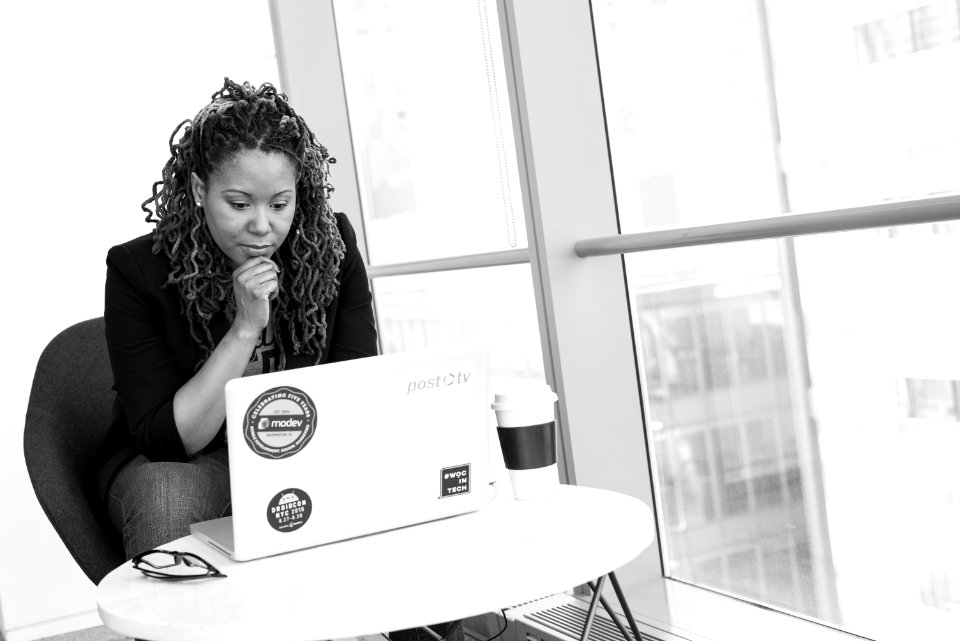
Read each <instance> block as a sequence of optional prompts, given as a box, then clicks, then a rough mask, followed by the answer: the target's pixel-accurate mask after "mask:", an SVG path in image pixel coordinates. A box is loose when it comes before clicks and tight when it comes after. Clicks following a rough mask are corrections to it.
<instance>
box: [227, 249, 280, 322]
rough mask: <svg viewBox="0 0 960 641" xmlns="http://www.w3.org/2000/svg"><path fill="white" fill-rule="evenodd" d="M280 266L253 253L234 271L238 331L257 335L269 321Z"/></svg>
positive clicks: (278, 281) (234, 295)
mask: <svg viewBox="0 0 960 641" xmlns="http://www.w3.org/2000/svg"><path fill="white" fill-rule="evenodd" d="M279 274H280V268H279V267H277V264H276V263H275V262H273V261H272V260H270V259H269V258H267V257H266V256H254V257H252V258H249V259H248V260H246V261H244V263H243V264H242V265H240V266H239V267H237V268H236V269H235V270H233V299H234V301H235V302H236V304H237V316H236V318H235V319H234V321H233V323H234V325H235V326H236V327H237V329H238V330H241V331H243V332H252V333H255V334H256V335H257V336H259V335H260V332H262V331H263V329H264V328H265V327H266V326H267V323H268V322H269V320H270V299H271V298H272V297H273V296H274V295H275V294H276V293H277V292H278V291H279V290H280V279H279Z"/></svg>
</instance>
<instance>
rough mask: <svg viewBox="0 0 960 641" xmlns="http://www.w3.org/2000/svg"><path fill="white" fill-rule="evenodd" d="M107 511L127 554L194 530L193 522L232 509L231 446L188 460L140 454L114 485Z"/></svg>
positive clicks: (226, 512)
mask: <svg viewBox="0 0 960 641" xmlns="http://www.w3.org/2000/svg"><path fill="white" fill-rule="evenodd" d="M107 513H108V514H109V515H110V520H111V521H112V522H113V525H114V527H116V528H117V530H118V531H119V532H120V534H121V535H122V536H123V549H124V551H125V553H126V556H127V558H128V559H130V558H132V557H134V556H136V555H137V554H139V553H140V552H145V551H146V550H152V549H154V548H158V547H162V546H163V545H166V544H167V543H169V542H170V541H173V540H174V539H179V538H180V537H183V536H186V535H188V534H190V525H191V524H193V523H198V522H199V521H208V520H210V519H216V518H219V517H221V516H227V515H228V514H230V466H229V464H228V462H227V448H226V447H221V448H219V449H217V450H214V451H213V452H209V453H206V454H201V455H199V456H197V457H196V458H194V459H192V460H191V461H190V462H188V463H170V462H160V463H154V462H152V461H150V460H149V459H147V458H146V457H144V456H137V457H136V458H134V459H133V460H132V461H130V462H129V463H127V464H126V465H124V466H123V469H121V470H120V472H119V473H118V474H117V477H116V479H115V480H114V481H113V484H112V485H111V486H110V491H109V494H108V498H107Z"/></svg>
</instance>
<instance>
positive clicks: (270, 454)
mask: <svg viewBox="0 0 960 641" xmlns="http://www.w3.org/2000/svg"><path fill="white" fill-rule="evenodd" d="M316 431H317V406H316V405H314V403H313V400H311V399H310V397H309V396H307V394H306V393H305V392H304V391H303V390H299V389H297V388H295V387H275V388H273V389H271V390H267V391H266V392H264V393H263V394H261V395H260V396H258V397H257V398H256V400H255V401H253V403H251V404H250V407H249V408H248V409H247V413H246V415H245V416H244V422H243V438H244V439H245V440H246V441H247V445H249V446H250V449H251V450H253V451H254V452H256V453H257V454H259V455H260V456H262V457H264V458H271V459H282V458H288V457H290V456H293V455H294V454H296V453H297V452H299V451H300V450H302V449H303V448H305V447H306V446H307V443H309V442H310V439H311V438H313V434H314V432H316Z"/></svg>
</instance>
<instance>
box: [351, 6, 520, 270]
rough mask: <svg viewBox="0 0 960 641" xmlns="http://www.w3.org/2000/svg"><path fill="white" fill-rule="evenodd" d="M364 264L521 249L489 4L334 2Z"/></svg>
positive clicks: (512, 161)
mask: <svg viewBox="0 0 960 641" xmlns="http://www.w3.org/2000/svg"><path fill="white" fill-rule="evenodd" d="M334 7H335V9H336V20H337V33H338V35H339V37H340V50H341V56H342V60H343V71H344V82H345V85H346V92H347V102H348V110H349V113H350V125H351V129H352V133H353V139H354V148H355V154H356V157H357V159H358V165H359V166H358V168H357V169H358V173H359V175H360V176H359V177H360V184H361V198H362V199H363V205H364V206H363V214H364V223H365V227H366V229H367V242H368V251H369V254H370V260H371V262H373V263H375V264H383V263H398V262H405V261H412V260H425V259H429V258H437V257H446V256H457V255H464V254H479V253H484V252H491V251H498V250H508V249H516V248H521V247H526V244H527V241H526V233H525V231H524V218H523V208H522V205H521V203H520V189H519V187H518V185H517V178H516V176H517V169H516V155H515V153H514V146H513V129H512V126H511V124H510V113H509V109H508V106H507V97H506V89H505V86H504V80H503V61H502V51H501V46H500V36H499V29H498V24H497V15H496V7H495V3H494V2H489V1H486V0H484V1H481V2H445V1H443V0H430V1H424V2H412V3H411V2H396V1H391V0H362V1H357V2H354V1H351V2H335V3H334Z"/></svg>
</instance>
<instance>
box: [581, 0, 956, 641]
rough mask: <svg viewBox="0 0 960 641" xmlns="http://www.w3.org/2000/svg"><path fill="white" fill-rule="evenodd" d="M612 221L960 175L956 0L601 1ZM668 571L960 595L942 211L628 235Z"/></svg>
mask: <svg viewBox="0 0 960 641" xmlns="http://www.w3.org/2000/svg"><path fill="white" fill-rule="evenodd" d="M593 13H594V18H595V29H596V39H597V47H598V55H599V58H600V71H601V76H602V80H603V90H604V104H605V109H606V120H607V127H608V131H609V136H610V141H609V142H610V149H611V155H612V160H613V171H614V178H615V183H616V193H617V201H618V209H619V217H620V223H621V228H622V230H623V231H624V232H639V231H648V230H653V229H668V228H678V227H685V226H691V225H701V224H710V223H718V222H726V221H731V220H742V219H751V218H766V217H772V216H778V215H781V214H785V213H799V212H807V211H827V210H833V209H839V208H843V207H850V206H863V205H871V204H875V203H881V202H886V201H891V200H905V199H917V198H923V197H927V196H931V195H942V194H949V193H956V192H958V191H960V121H958V119H957V118H956V117H955V114H956V113H957V112H958V110H960V90H958V89H957V87H956V83H952V82H950V81H949V79H950V78H952V77H954V76H956V74H957V72H958V71H960V35H958V34H960V16H958V11H957V5H956V3H955V2H954V1H953V0H950V1H946V0H944V1H938V2H931V1H930V0H926V1H915V2H910V1H907V2H896V3H870V2H859V1H854V0H845V1H837V0H830V1H829V2H828V1H825V0H823V1H820V0H818V1H816V2H791V1H790V0H727V1H725V2H713V1H710V0H684V1H680V0H643V1H639V2H634V1H627V0H605V1H600V2H594V3H593ZM625 265H626V270H627V280H628V294H629V297H630V303H631V306H632V311H633V321H634V330H635V335H636V337H637V343H638V355H639V361H640V363H639V367H640V370H641V387H642V394H643V401H644V407H645V412H646V417H647V419H648V421H647V425H646V429H647V430H648V442H649V443H650V455H651V457H652V459H653V461H652V464H653V469H654V470H655V474H654V480H655V494H656V500H657V508H658V511H659V513H660V515H661V519H660V526H661V530H662V531H661V535H662V539H661V540H662V553H663V557H664V567H665V569H666V573H667V574H668V576H670V577H672V578H674V579H678V580H682V581H685V582H689V583H693V584H696V585H699V586H703V587H706V588H710V589H713V590H717V591H720V592H723V593H727V594H731V595H735V596H738V597H741V598H744V599H748V600H752V601H756V602H759V603H762V604H764V605H767V606H771V607H774V608H777V609H781V610H783V611H786V612H790V613H794V614H797V615H800V616H804V617H807V618H811V619H814V620H818V621H822V622H826V623H829V624H831V625H834V626H837V627H840V628H842V629H846V630H849V631H851V632H854V633H857V634H862V635H865V636H868V637H872V636H875V635H878V634H879V633H881V632H882V631H883V630H884V628H885V627H886V626H887V625H888V624H889V623H890V622H892V621H904V620H911V621H914V622H916V625H917V626H918V627H921V628H926V629H928V630H934V631H936V630H939V631H940V632H941V633H944V632H945V631H946V630H947V629H952V628H955V627H956V626H957V625H958V617H960V614H958V611H960V596H958V595H960V554H958V552H957V546H956V544H955V541H956V540H957V539H958V537H960V518H958V517H957V516H956V515H958V514H960V505H958V499H957V498H956V497H958V496H960V472H958V471H957V470H958V468H957V466H956V465H955V464H953V463H952V458H951V453H954V452H956V451H957V449H956V448H957V446H958V445H960V442H958V439H960V436H958V435H960V414H958V410H957V408H958V398H960V396H958V391H957V390H958V385H957V381H958V380H960V359H958V358H957V354H960V338H958V337H960V332H958V331H957V328H958V327H960V304H958V303H957V302H956V300H957V297H956V296H954V295H952V293H951V292H952V291H953V290H954V289H955V287H956V286H955V284H954V283H953V281H954V280H955V278H954V274H956V273H958V268H960V233H958V226H957V224H956V223H942V224H937V225H916V226H905V227H898V228H891V229H882V230H865V231H857V232H849V233H841V234H830V235H823V236H810V237H803V238H799V239H780V240H768V241H755V242H744V243H730V244H723V245H715V246H704V247H696V248H689V249H679V250H664V251H657V252H648V253H644V254H633V255H628V256H626V259H625Z"/></svg>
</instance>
